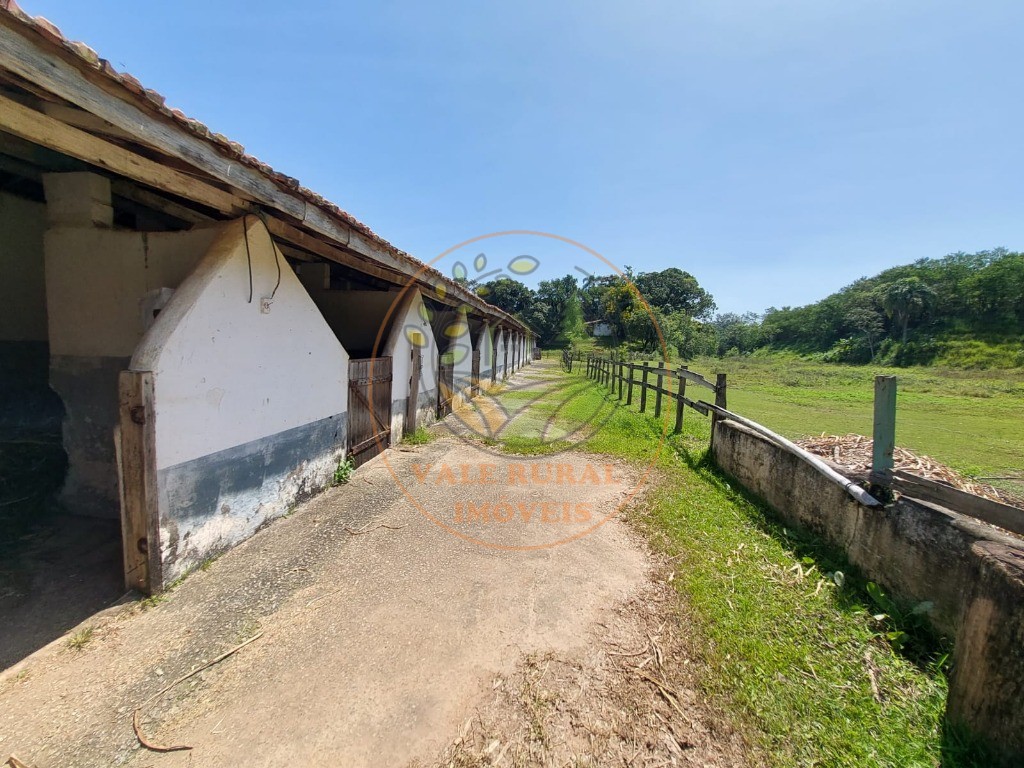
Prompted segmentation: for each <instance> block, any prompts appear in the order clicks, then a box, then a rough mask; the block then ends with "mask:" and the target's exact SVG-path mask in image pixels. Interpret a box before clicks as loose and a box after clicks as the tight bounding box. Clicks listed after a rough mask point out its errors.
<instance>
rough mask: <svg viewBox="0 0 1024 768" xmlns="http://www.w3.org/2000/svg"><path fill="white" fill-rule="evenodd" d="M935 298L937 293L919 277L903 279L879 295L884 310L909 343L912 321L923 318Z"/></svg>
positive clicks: (885, 287)
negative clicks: (908, 336) (909, 330)
mask: <svg viewBox="0 0 1024 768" xmlns="http://www.w3.org/2000/svg"><path fill="white" fill-rule="evenodd" d="M934 297H935V291H933V290H932V289H931V288H929V287H928V286H927V285H926V284H925V283H924V282H923V281H922V280H921V278H919V277H916V276H911V277H903V278H900V279H899V280H896V281H894V282H892V283H889V284H888V285H885V286H883V287H882V288H881V290H880V291H879V294H878V298H879V303H880V304H881V305H882V309H884V310H885V313H886V314H887V315H888V316H889V317H890V318H891V319H892V321H893V323H894V324H895V325H899V326H900V327H901V328H902V329H903V333H902V336H901V338H902V341H903V342H904V343H905V342H906V341H907V330H908V328H909V327H910V321H911V320H916V319H917V318H919V317H921V316H922V315H923V314H924V313H925V312H926V311H927V310H928V307H929V305H930V304H931V301H932V299H933V298H934Z"/></svg>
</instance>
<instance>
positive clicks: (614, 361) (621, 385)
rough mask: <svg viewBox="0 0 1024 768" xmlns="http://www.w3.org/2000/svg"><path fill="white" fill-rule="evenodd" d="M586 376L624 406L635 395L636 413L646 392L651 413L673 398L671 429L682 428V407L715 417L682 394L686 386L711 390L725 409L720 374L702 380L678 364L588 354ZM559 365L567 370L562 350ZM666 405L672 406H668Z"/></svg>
mask: <svg viewBox="0 0 1024 768" xmlns="http://www.w3.org/2000/svg"><path fill="white" fill-rule="evenodd" d="M586 364H587V376H588V377H589V378H591V379H594V380H595V381H597V382H598V383H600V384H603V385H605V386H607V387H608V388H609V389H610V390H611V391H612V393H613V394H616V395H617V398H618V399H619V400H622V399H625V401H626V405H632V404H633V400H634V393H635V397H636V398H638V399H639V405H640V413H644V412H645V411H646V410H647V408H648V400H649V399H651V398H648V393H650V394H652V395H653V400H654V416H655V417H656V418H660V417H661V411H662V406H663V404H664V401H665V400H668V401H669V402H671V401H675V417H676V424H675V431H676V432H681V431H682V429H683V408H684V406H689V407H690V408H693V409H694V410H695V411H697V412H698V413H700V414H702V415H704V416H708V415H710V416H711V417H712V419H714V418H716V415H715V413H714V412H713V411H712V410H711V409H709V408H708V407H707V406H706V405H705V404H704V403H702V402H699V401H697V400H693V399H691V398H689V397H687V396H686V388H687V386H696V387H703V388H705V389H709V390H711V391H712V392H714V393H715V405H716V406H718V407H719V408H727V407H728V406H727V405H726V391H727V386H728V385H727V381H726V376H725V374H724V373H719V374H717V375H716V376H715V381H714V382H711V381H709V380H708V379H705V378H704V377H703V376H701V375H700V374H699V373H694V372H693V371H691V370H690V369H689V368H688V367H687V366H685V365H681V366H679V367H678V368H675V369H672V368H668V367H667V366H665V365H662V364H657V363H655V364H652V363H649V362H646V361H644V362H639V363H634V362H632V361H629V360H623V359H618V358H608V357H598V356H596V355H591V356H589V357H588V358H587V359H586ZM563 365H565V366H566V368H567V369H568V370H569V371H570V372H571V371H572V365H573V357H572V356H571V355H569V354H568V353H566V355H565V356H564V357H563ZM669 407H672V406H671V405H670V406H669Z"/></svg>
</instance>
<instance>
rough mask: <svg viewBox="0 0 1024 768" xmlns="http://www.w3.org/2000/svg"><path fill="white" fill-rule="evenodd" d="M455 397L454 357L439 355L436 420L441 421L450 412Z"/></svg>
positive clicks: (449, 354) (449, 353) (448, 354)
mask: <svg viewBox="0 0 1024 768" xmlns="http://www.w3.org/2000/svg"><path fill="white" fill-rule="evenodd" d="M454 397H455V355H454V354H452V353H451V352H446V353H444V354H443V355H441V358H440V362H439V363H438V367H437V418H439V419H443V418H444V417H445V416H447V415H448V414H449V413H451V412H452V399H453V398H454Z"/></svg>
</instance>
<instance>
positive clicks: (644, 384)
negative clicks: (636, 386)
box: [640, 360, 647, 413]
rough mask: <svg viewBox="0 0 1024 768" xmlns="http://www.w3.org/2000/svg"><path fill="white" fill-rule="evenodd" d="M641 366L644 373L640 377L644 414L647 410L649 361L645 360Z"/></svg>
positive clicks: (641, 404) (641, 401)
mask: <svg viewBox="0 0 1024 768" xmlns="http://www.w3.org/2000/svg"><path fill="white" fill-rule="evenodd" d="M641 365H642V366H643V368H642V370H643V372H644V373H643V376H641V377H640V413H643V412H644V411H645V410H647V361H646V360H644V361H643V362H642V363H641Z"/></svg>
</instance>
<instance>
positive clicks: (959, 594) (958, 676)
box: [712, 420, 1024, 765]
mask: <svg viewBox="0 0 1024 768" xmlns="http://www.w3.org/2000/svg"><path fill="white" fill-rule="evenodd" d="M712 452H713V456H714V459H715V461H716V463H717V464H718V466H719V467H721V468H722V469H723V470H724V471H725V472H726V473H727V474H729V475H731V476H732V477H733V478H734V479H735V480H737V481H738V482H739V483H740V484H741V485H743V486H744V487H745V488H747V489H748V490H749V491H751V492H753V493H755V494H757V495H758V496H760V497H761V498H762V499H763V500H764V501H765V502H766V503H767V504H768V505H769V506H770V507H771V508H772V509H773V510H774V511H775V513H776V514H777V516H778V517H779V518H780V519H782V520H784V521H785V522H786V523H787V524H789V525H793V526H797V527H801V528H804V529H806V530H809V531H812V532H813V533H815V534H817V535H818V536H819V537H821V538H822V539H824V540H825V541H827V542H829V543H830V544H832V545H834V546H837V547H842V549H843V550H844V551H845V552H846V555H847V557H848V558H849V560H850V562H851V563H852V564H853V565H855V566H857V567H858V568H859V569H860V570H861V572H862V573H863V574H864V575H865V576H866V577H867V578H869V579H871V580H873V581H875V582H878V583H879V584H881V585H882V586H883V587H885V588H886V589H887V590H888V591H889V592H890V593H891V594H892V595H893V596H895V597H897V598H898V599H901V600H904V601H907V602H911V603H915V604H917V603H922V602H929V603H931V606H932V607H931V610H930V611H928V613H927V616H928V618H929V619H930V621H931V623H932V625H933V626H934V628H935V629H936V630H937V631H938V632H940V633H942V634H944V635H946V636H947V637H949V638H951V639H954V649H955V650H954V656H953V662H954V673H953V675H952V677H951V681H950V691H949V701H948V704H947V718H948V719H949V720H950V721H951V722H952V723H956V724H957V725H961V726H964V727H966V728H967V729H968V730H970V731H972V732H974V733H975V734H976V735H978V736H979V737H980V738H982V739H983V740H985V741H987V742H989V743H990V744H991V745H992V746H993V747H994V748H996V749H997V751H998V752H1000V753H1001V754H1002V756H1003V759H1004V760H1005V764H1006V765H1021V764H1024V706H1021V702H1024V541H1022V540H1020V539H1018V538H1015V537H1013V536H1010V535H1008V534H1005V533H1003V532H1001V531H1000V530H999V529H996V528H993V527H991V526H988V525H985V524H982V523H979V522H976V521H974V520H973V519H971V518H968V517H965V516H963V515H960V514H957V513H956V512H955V511H952V510H948V509H945V508H943V507H939V506H936V505H933V504H927V503H924V502H919V501H915V500H912V499H908V498H905V497H904V498H901V499H899V500H898V501H897V502H896V503H894V504H890V505H887V506H886V507H884V508H880V509H878V508H876V509H871V508H868V507H863V506H861V505H860V504H858V503H857V502H856V501H854V500H853V499H852V498H851V497H850V496H849V494H847V493H846V491H845V490H843V489H842V488H840V487H839V486H837V485H835V484H834V483H832V482H830V481H829V480H828V479H826V478H825V477H824V476H823V475H821V474H820V473H819V472H817V471H816V470H815V469H814V468H813V467H811V465H810V464H808V463H806V462H804V461H803V460H801V459H800V458H799V457H797V456H795V455H794V454H792V453H790V452H788V451H786V450H784V449H783V448H781V447H779V446H777V445H775V444H774V443H772V442H771V441H769V440H767V439H766V438H764V437H763V436H761V435H760V434H758V433H757V432H755V431H753V430H751V429H748V428H747V427H744V426H742V425H740V424H737V423H736V422H733V421H729V420H719V421H718V422H717V424H716V425H715V434H714V440H713V442H712Z"/></svg>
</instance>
